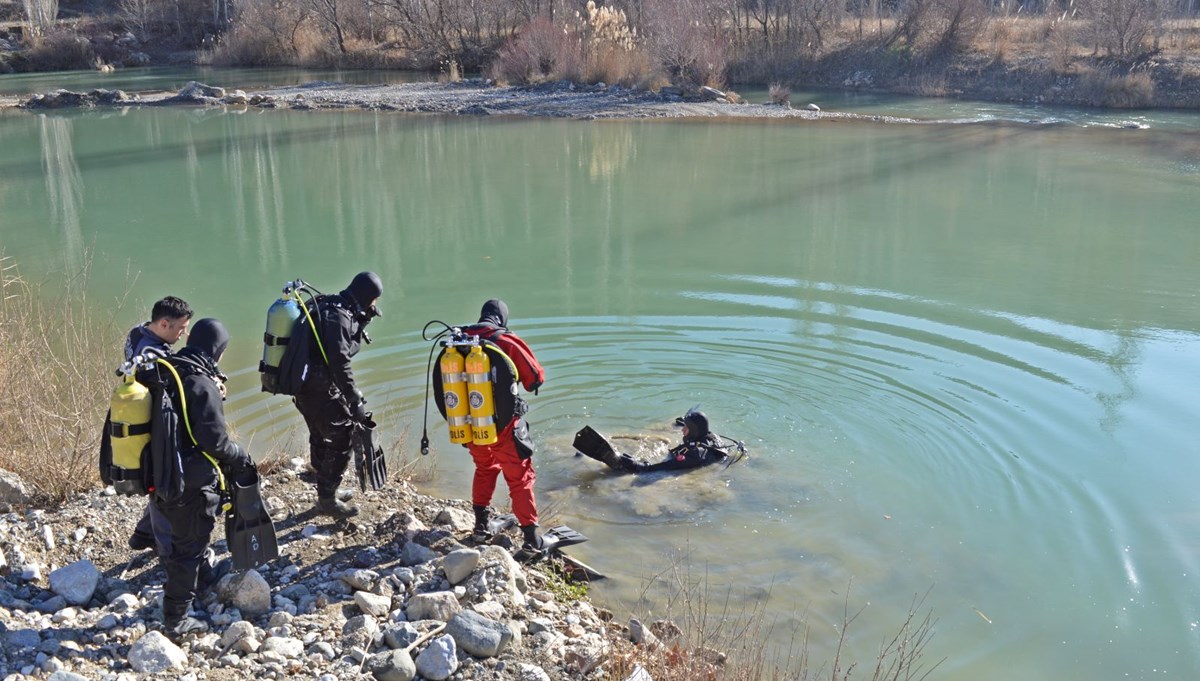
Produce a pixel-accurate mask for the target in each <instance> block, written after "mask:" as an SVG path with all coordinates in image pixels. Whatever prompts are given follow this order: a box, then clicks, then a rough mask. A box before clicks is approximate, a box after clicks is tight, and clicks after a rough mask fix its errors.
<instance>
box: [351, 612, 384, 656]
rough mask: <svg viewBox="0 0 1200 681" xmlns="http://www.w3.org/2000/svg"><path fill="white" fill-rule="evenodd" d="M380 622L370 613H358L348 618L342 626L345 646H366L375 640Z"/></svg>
mask: <svg viewBox="0 0 1200 681" xmlns="http://www.w3.org/2000/svg"><path fill="white" fill-rule="evenodd" d="M378 633H379V624H378V623H376V622H375V618H374V617H371V616H370V615H358V616H356V617H351V618H350V619H348V620H346V624H345V625H343V626H342V644H343V647H345V648H366V647H368V646H370V645H371V644H372V643H373V642H374V641H375V635H376V634H378Z"/></svg>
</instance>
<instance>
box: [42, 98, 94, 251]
mask: <svg viewBox="0 0 1200 681" xmlns="http://www.w3.org/2000/svg"><path fill="white" fill-rule="evenodd" d="M37 121H38V133H39V138H40V140H41V149H42V169H43V172H44V177H45V179H46V200H47V203H48V208H49V211H50V232H51V242H53V241H57V242H58V243H59V244H61V246H62V249H63V256H64V258H65V262H64V263H63V265H65V266H66V268H67V270H68V271H75V270H77V268H78V266H79V265H80V264H81V262H82V258H83V230H82V227H81V225H80V212H81V209H82V204H83V177H82V176H81V175H80V173H79V166H77V165H76V163H75V144H74V140H73V138H72V133H71V120H69V119H66V118H59V117H53V116H38V117H37Z"/></svg>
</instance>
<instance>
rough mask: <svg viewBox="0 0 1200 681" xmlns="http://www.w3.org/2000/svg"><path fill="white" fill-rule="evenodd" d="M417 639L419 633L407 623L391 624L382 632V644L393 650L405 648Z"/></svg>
mask: <svg viewBox="0 0 1200 681" xmlns="http://www.w3.org/2000/svg"><path fill="white" fill-rule="evenodd" d="M418 638H421V631H420V630H419V629H417V628H416V627H414V626H413V625H412V624H410V623H408V622H400V623H397V624H392V625H389V626H388V627H387V628H386V629H384V630H383V642H384V644H386V645H387V647H389V648H391V649H393V650H397V649H400V648H407V647H408V646H410V645H412V642H413V641H415V640H417V639H418Z"/></svg>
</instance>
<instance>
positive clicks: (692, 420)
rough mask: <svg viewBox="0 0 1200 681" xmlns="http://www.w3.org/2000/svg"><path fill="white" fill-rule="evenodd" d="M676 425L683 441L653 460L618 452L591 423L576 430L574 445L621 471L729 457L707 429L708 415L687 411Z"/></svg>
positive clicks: (720, 460)
mask: <svg viewBox="0 0 1200 681" xmlns="http://www.w3.org/2000/svg"><path fill="white" fill-rule="evenodd" d="M675 425H677V426H681V427H682V428H683V442H682V443H681V444H679V445H676V446H675V447H673V448H671V450H670V451H669V452H667V458H666V459H664V460H662V461H658V462H655V463H647V462H644V461H638V460H637V459H635V458H633V457H632V456H629V455H628V454H618V453H617V452H616V450H614V449H613V448H612V445H611V444H609V443H608V441H607V440H606V439H605V438H604V436H603V435H600V434H599V433H597V432H596V431H594V430H592V429H591V428H590V427H585V428H584V429H583V430H581V431H579V432H578V433H576V434H575V449H576V450H577V451H579V453H581V454H585V455H587V456H589V457H591V458H593V459H596V460H597V461H601V462H603V463H605V464H607V465H608V466H609V468H612V469H613V470H616V471H621V472H622V473H656V472H658V471H679V470H687V469H691V468H700V467H702V466H708V465H711V464H714V463H723V462H725V461H727V460H728V458H729V452H728V449H729V445H723V444H722V443H721V438H720V437H719V436H718V435H716V434H715V433H713V432H712V431H710V430H709V427H708V417H707V416H705V415H704V412H702V411H696V410H692V411H689V412H688V413H687V414H684V415H683V416H682V417H680V418H678V419H675Z"/></svg>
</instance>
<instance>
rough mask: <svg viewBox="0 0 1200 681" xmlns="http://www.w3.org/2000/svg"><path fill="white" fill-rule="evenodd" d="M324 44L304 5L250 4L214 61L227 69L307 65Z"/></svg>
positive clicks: (252, 0) (260, 0)
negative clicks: (255, 66)
mask: <svg viewBox="0 0 1200 681" xmlns="http://www.w3.org/2000/svg"><path fill="white" fill-rule="evenodd" d="M324 40H325V39H324V37H323V36H322V35H321V33H320V30H319V29H318V28H317V26H316V22H315V20H314V18H313V16H312V13H311V12H309V11H308V9H307V8H306V7H304V6H303V5H301V4H299V3H295V2H287V1H286V0H284V1H282V2H276V1H274V0H246V1H245V2H243V3H241V4H240V5H239V7H238V10H237V13H236V14H235V15H234V17H233V22H232V26H231V28H230V29H229V31H227V32H226V33H225V34H224V35H223V36H222V39H221V41H220V42H219V43H218V44H217V45H216V47H215V48H214V49H213V51H212V54H211V56H210V61H211V62H212V63H214V64H219V65H224V66H243V65H244V66H250V65H262V66H283V65H293V64H304V63H307V62H309V61H310V60H312V58H313V56H314V55H315V54H316V53H318V52H319V51H320V50H321V47H322V44H323V43H324Z"/></svg>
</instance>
